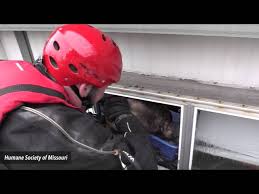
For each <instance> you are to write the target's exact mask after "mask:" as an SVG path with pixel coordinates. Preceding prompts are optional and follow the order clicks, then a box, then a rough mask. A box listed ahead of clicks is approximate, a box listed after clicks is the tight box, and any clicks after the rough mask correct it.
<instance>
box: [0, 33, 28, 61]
mask: <svg viewBox="0 0 259 194" xmlns="http://www.w3.org/2000/svg"><path fill="white" fill-rule="evenodd" d="M0 41H1V45H2V49H3V50H4V52H3V53H5V54H4V55H3V57H4V58H5V59H9V60H23V57H22V54H21V51H20V48H19V46H18V43H17V40H16V38H15V35H14V33H13V32H1V33H0Z"/></svg>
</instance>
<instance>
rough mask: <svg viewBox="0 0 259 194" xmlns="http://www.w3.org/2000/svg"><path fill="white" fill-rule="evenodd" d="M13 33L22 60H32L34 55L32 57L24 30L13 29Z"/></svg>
mask: <svg viewBox="0 0 259 194" xmlns="http://www.w3.org/2000/svg"><path fill="white" fill-rule="evenodd" d="M14 35H15V38H16V40H17V43H18V46H19V48H20V52H21V54H22V57H23V60H25V61H29V62H33V61H34V57H33V53H32V49H31V46H30V43H29V39H28V36H27V33H26V32H24V31H15V32H14Z"/></svg>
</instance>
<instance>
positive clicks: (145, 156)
mask: <svg viewBox="0 0 259 194" xmlns="http://www.w3.org/2000/svg"><path fill="white" fill-rule="evenodd" d="M115 149H118V150H120V161H121V163H122V167H123V168H124V169H127V170H157V162H156V158H155V153H154V151H153V149H152V147H151V144H150V142H149V140H148V136H147V135H144V134H137V133H130V132H129V133H127V132H126V133H125V135H124V138H123V140H122V141H121V142H120V143H118V144H117V145H116V146H115Z"/></svg>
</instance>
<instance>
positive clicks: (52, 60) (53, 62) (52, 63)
mask: <svg viewBox="0 0 259 194" xmlns="http://www.w3.org/2000/svg"><path fill="white" fill-rule="evenodd" d="M49 60H50V63H51V65H52V66H53V67H54V68H56V69H58V64H57V62H56V61H55V59H54V58H53V57H51V56H50V57H49Z"/></svg>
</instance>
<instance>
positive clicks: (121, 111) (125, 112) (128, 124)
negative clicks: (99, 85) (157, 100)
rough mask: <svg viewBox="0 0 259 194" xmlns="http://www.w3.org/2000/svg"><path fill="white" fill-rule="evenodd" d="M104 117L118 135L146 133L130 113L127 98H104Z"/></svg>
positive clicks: (139, 122)
mask: <svg viewBox="0 0 259 194" xmlns="http://www.w3.org/2000/svg"><path fill="white" fill-rule="evenodd" d="M102 103H103V112H104V116H105V118H106V120H107V122H109V123H110V124H111V126H112V127H113V128H114V129H115V130H116V131H117V132H120V133H125V132H138V133H140V132H141V133H146V131H147V130H146V129H145V127H144V126H143V125H142V123H141V121H139V119H138V118H137V117H135V116H134V115H133V114H132V113H131V112H130V107H129V103H128V101H127V98H124V97H120V96H106V97H104V99H103V101H102Z"/></svg>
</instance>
